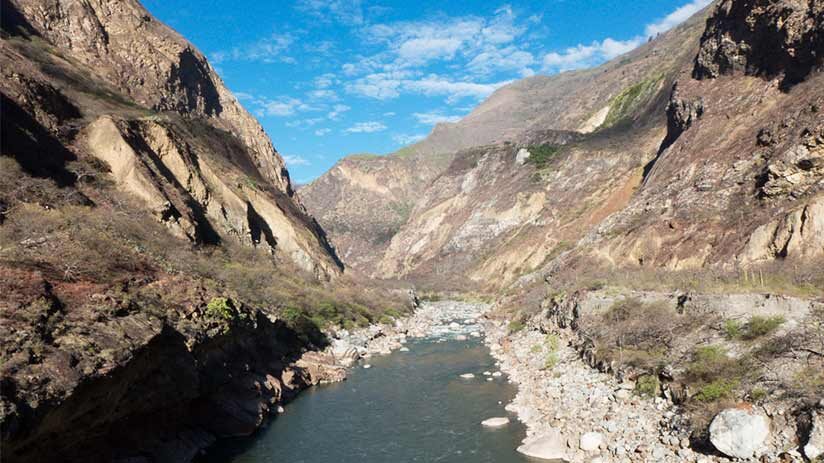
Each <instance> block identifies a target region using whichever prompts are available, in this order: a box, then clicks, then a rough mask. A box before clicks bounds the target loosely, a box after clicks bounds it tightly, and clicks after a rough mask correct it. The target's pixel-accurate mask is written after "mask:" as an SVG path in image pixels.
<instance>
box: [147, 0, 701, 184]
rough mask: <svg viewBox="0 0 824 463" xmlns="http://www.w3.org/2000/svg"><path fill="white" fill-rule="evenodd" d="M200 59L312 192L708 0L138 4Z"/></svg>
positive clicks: (588, 62)
mask: <svg viewBox="0 0 824 463" xmlns="http://www.w3.org/2000/svg"><path fill="white" fill-rule="evenodd" d="M143 2H144V5H145V6H146V7H147V8H148V9H149V10H150V11H151V12H152V13H153V14H154V15H155V16H157V17H158V18H159V19H161V20H162V21H164V22H165V23H167V24H169V25H170V26H172V27H173V28H174V29H176V30H177V31H178V32H180V33H181V34H182V35H183V36H184V37H186V38H187V39H189V40H190V41H191V42H193V43H194V44H195V45H196V46H197V47H198V48H199V49H200V50H201V51H202V52H203V53H205V54H206V55H207V57H208V58H209V60H210V62H211V63H212V66H214V67H215V69H217V71H218V73H219V74H220V75H221V77H222V78H223V79H224V81H225V82H226V84H227V85H228V87H229V88H230V89H231V90H232V91H233V92H235V94H236V95H237V96H238V98H239V99H240V101H241V103H242V104H243V105H244V106H245V107H246V108H247V109H248V110H249V111H251V112H252V113H253V114H254V115H255V116H256V117H257V118H258V120H259V121H260V122H261V124H262V125H263V127H264V129H265V130H266V132H267V133H268V134H269V136H270V137H271V138H272V141H273V142H274V145H275V147H276V148H277V149H278V151H279V152H280V153H281V154H282V155H283V156H284V158H285V159H286V162H287V165H288V168H289V171H290V173H291V175H292V179H293V180H294V181H295V182H298V183H306V182H308V181H311V180H312V179H314V178H316V177H317V176H319V175H320V174H322V173H323V172H325V171H326V170H328V169H329V168H330V167H331V166H332V165H333V164H334V163H335V162H336V161H337V160H338V159H340V158H341V157H343V156H345V155H347V154H352V153H364V152H369V153H378V154H384V153H390V152H393V151H396V150H397V149H399V148H401V147H402V146H404V145H407V144H410V143H413V142H415V141H417V140H419V139H421V138H422V137H424V136H425V135H426V134H428V133H429V131H430V130H431V129H432V127H433V126H434V124H435V123H437V122H440V121H454V120H457V119H459V118H460V117H461V116H464V115H466V114H467V113H468V112H469V111H471V109H472V108H473V107H474V106H476V105H477V104H478V103H479V102H480V101H482V100H483V99H484V98H486V97H487V96H488V95H489V94H490V93H492V92H493V91H494V90H495V89H496V88H498V87H499V86H501V85H505V84H506V83H507V82H510V81H512V80H516V79H520V78H523V77H526V76H530V75H534V74H554V73H557V72H561V71H564V70H569V69H575V68H581V67H588V66H594V65H597V64H600V63H602V62H603V61H605V60H608V59H610V58H613V57H615V56H617V55H619V54H622V53H624V52H626V51H629V50H631V49H632V48H634V47H636V46H638V45H639V44H640V43H643V41H645V40H646V38H647V37H648V36H650V35H654V34H656V33H658V32H662V31H665V30H667V29H669V28H670V27H672V26H674V25H675V24H678V23H679V22H681V21H683V20H684V19H686V18H688V17H689V16H690V15H691V14H693V13H694V12H696V11H698V10H699V9H701V8H702V7H704V6H706V5H707V4H709V2H710V0H635V1H632V2H628V1H626V0H579V1H573V0H544V1H511V2H501V3H500V4H496V3H493V2H488V1H463V2H444V1H443V0H439V1H431V0H416V1H412V2H410V1H408V0H407V1H396V0H386V1H382V0H376V1H371V0H326V1H322V0H298V1H295V2H284V1H262V0H235V1H232V2H227V1H225V0H200V1H198V2H191V1H189V0H186V1H184V0H143Z"/></svg>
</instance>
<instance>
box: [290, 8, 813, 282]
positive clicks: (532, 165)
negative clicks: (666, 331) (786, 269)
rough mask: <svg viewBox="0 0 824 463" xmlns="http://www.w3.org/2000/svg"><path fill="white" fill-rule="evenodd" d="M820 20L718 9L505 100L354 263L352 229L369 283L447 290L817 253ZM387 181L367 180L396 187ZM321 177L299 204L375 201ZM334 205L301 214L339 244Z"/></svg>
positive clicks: (430, 154) (484, 108) (528, 84)
mask: <svg viewBox="0 0 824 463" xmlns="http://www.w3.org/2000/svg"><path fill="white" fill-rule="evenodd" d="M716 7H717V9H716ZM820 15H821V12H820V6H819V5H817V4H816V3H815V2H814V3H813V4H811V5H808V4H806V3H804V2H778V3H774V2H766V3H765V4H764V5H760V4H759V5H751V4H749V3H746V2H744V3H741V2H721V3H720V4H718V5H713V6H711V7H709V8H707V9H705V10H704V11H703V12H701V13H699V14H697V15H696V16H695V17H693V18H692V19H690V20H689V21H687V22H686V23H684V24H682V25H681V26H679V27H677V28H675V29H674V30H672V31H670V32H668V33H666V34H663V35H662V36H660V37H659V38H657V39H656V40H653V41H651V42H650V43H647V44H645V45H643V46H642V47H639V48H638V49H637V50H635V51H633V52H631V53H629V54H627V55H626V56H622V57H619V58H617V59H615V60H613V61H612V62H610V63H607V64H605V65H604V66H601V67H599V68H596V69H592V70H587V71H579V72H572V73H563V74H561V75H559V76H555V77H534V78H529V79H525V80H524V81H521V82H517V83H514V84H512V85H509V86H506V87H504V88H502V89H500V90H499V91H498V92H496V93H495V94H494V95H493V96H491V97H490V98H489V99H488V100H487V101H486V102H484V103H483V104H481V105H480V106H479V107H478V108H477V109H476V110H474V111H473V112H472V113H471V114H470V115H468V116H467V117H466V118H464V119H463V120H461V121H460V122H458V123H456V124H449V125H441V126H439V127H437V128H436V129H435V130H434V131H433V133H432V134H431V135H430V136H429V137H428V138H427V139H426V140H424V141H422V142H421V143H419V144H418V145H415V146H413V147H411V148H409V151H414V152H415V153H416V154H417V155H418V156H419V159H420V160H419V161H418V165H421V164H423V165H426V163H427V162H432V161H428V160H433V159H437V160H438V162H439V163H443V162H444V161H443V160H444V159H449V163H448V164H447V165H448V167H446V168H445V169H443V170H441V173H440V174H439V175H437V176H436V177H435V178H434V179H432V180H431V182H430V183H429V184H427V185H423V184H419V185H418V186H417V188H418V194H417V198H419V199H418V200H417V201H416V202H415V207H414V209H412V211H411V213H410V214H409V219H408V221H407V222H406V223H405V224H404V225H402V226H400V227H399V229H398V232H397V233H396V234H395V235H394V236H393V237H392V239H391V240H390V241H389V242H388V243H387V244H386V245H381V244H379V243H376V245H375V246H373V247H371V248H365V249H364V248H358V249H357V250H353V249H349V248H347V246H348V244H347V243H349V242H352V241H355V240H356V238H357V236H356V235H352V234H351V232H350V235H349V236H347V237H346V238H345V239H344V248H346V249H349V251H350V252H349V254H354V258H353V259H352V261H353V265H355V266H362V267H363V268H364V269H368V271H370V272H371V274H372V275H373V276H377V277H393V278H410V279H412V280H414V281H417V282H418V283H421V284H425V285H428V286H433V287H435V288H452V289H457V288H467V287H476V288H478V289H498V288H502V287H505V286H507V285H509V284H510V283H512V282H514V281H516V280H517V279H518V278H519V277H521V276H527V278H526V280H524V282H526V281H532V280H533V279H535V278H537V276H538V274H532V273H531V272H533V271H534V270H537V269H541V268H545V269H547V270H546V271H547V272H549V273H550V274H553V275H555V274H556V273H558V272H562V273H563V272H564V271H566V272H567V273H569V274H575V273H576V272H578V271H580V270H581V269H582V268H586V269H588V270H591V269H603V270H604V272H607V271H609V272H611V271H612V269H613V268H615V267H620V268H635V269H643V268H650V269H652V270H655V269H659V270H663V271H681V270H686V269H696V268H705V267H712V268H717V269H719V270H724V271H729V272H733V273H734V272H736V271H738V270H737V269H740V268H742V267H747V266H749V265H751V264H754V263H759V264H764V263H768V262H770V261H773V260H776V259H785V258H787V257H793V256H798V257H800V258H801V260H802V261H803V262H808V261H810V259H816V258H818V257H821V256H822V254H824V251H823V250H822V241H821V240H822V236H824V229H821V220H822V219H821V218H820V208H821V206H820V202H821V197H820V191H821V182H822V175H821V170H820V169H819V166H818V164H819V157H820V149H819V145H820V138H821V134H820V130H821V127H822V120H821V117H822V116H821V110H820V105H821V98H822V94H821V92H820V88H821V74H820V72H818V71H817V69H819V68H820V64H821V59H820V56H821V51H820V48H821V42H820V40H821V39H820V34H821V18H820ZM708 18H709V20H708ZM439 153H441V154H439ZM444 153H445V154H444ZM396 157H397V155H394V156H389V157H388V159H382V160H381V162H382V163H383V165H397V164H396V163H397V161H394V160H393V158H396ZM445 164H446V163H445ZM368 165H369V163H368V162H364V163H363V164H362V166H363V167H362V170H363V171H367V170H368V168H367V167H366V166H368ZM333 172H334V170H333ZM383 173H384V170H382V169H376V170H374V171H370V174H369V175H370V176H371V180H370V181H371V182H372V183H375V184H381V185H385V186H386V188H387V189H391V185H392V182H391V180H390V178H391V177H381V175H382V174H383ZM328 175H329V176H330V177H329V178H325V177H322V178H321V179H319V180H318V181H317V186H315V185H312V186H310V188H307V190H306V192H305V193H302V195H305V197H307V198H313V196H318V195H320V194H322V193H321V192H323V191H324V190H326V191H328V190H331V189H334V188H337V189H342V188H346V189H347V191H350V192H357V191H360V193H359V194H356V193H350V194H349V195H347V196H346V197H345V201H346V202H347V203H348V204H359V203H360V202H361V201H365V200H366V198H369V200H374V199H375V198H377V197H378V196H375V195H374V194H373V193H372V192H369V191H365V190H363V189H360V190H358V188H359V186H358V179H359V177H358V176H355V175H349V176H348V177H347V178H338V177H335V176H334V174H328ZM395 175H396V176H397V174H395ZM341 185H345V187H344V186H341ZM341 198H343V197H341ZM329 201H332V204H334V195H330V196H327V197H326V198H325V200H324V202H323V203H319V202H315V201H313V200H312V199H308V200H307V203H308V204H309V205H310V210H312V211H316V213H317V214H318V216H319V217H320V219H319V220H320V221H321V223H322V224H325V225H327V226H328V227H329V228H330V230H332V232H331V233H332V234H331V239H332V241H333V242H335V243H337V241H338V239H339V237H338V235H337V233H336V230H340V229H345V228H346V223H347V220H348V217H347V216H346V215H345V214H343V215H328V214H327V213H325V212H324V211H326V210H329V209H328V206H327V205H328V204H329ZM325 207H326V209H325ZM370 211H372V212H374V211H375V210H374V209H370ZM362 214H365V212H362ZM398 220H400V218H398ZM362 223H366V224H368V222H367V221H363V222H362ZM369 232H370V231H369V230H368V229H367V231H365V232H363V233H367V234H368V233H369ZM575 263H578V265H573V264H575ZM564 269H565V270H564Z"/></svg>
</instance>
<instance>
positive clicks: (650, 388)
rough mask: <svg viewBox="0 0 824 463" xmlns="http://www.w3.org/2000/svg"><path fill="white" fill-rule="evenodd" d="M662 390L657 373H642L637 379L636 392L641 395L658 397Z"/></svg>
mask: <svg viewBox="0 0 824 463" xmlns="http://www.w3.org/2000/svg"><path fill="white" fill-rule="evenodd" d="M659 390H661V382H660V381H659V380H658V376H657V375H641V376H639V377H638V379H637V380H636V381H635V393H636V394H638V395H640V396H646V397H656V396H657V395H658V391H659Z"/></svg>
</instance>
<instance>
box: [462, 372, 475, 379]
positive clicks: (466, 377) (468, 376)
mask: <svg viewBox="0 0 824 463" xmlns="http://www.w3.org/2000/svg"><path fill="white" fill-rule="evenodd" d="M474 377H475V375H473V374H472V373H464V374H462V375H461V378H463V379H472V378H474Z"/></svg>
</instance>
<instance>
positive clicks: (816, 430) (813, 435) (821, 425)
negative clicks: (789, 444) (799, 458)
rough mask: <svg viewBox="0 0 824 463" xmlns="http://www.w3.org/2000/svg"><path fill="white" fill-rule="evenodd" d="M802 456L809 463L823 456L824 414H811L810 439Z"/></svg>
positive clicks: (817, 412) (819, 412) (818, 412)
mask: <svg viewBox="0 0 824 463" xmlns="http://www.w3.org/2000/svg"><path fill="white" fill-rule="evenodd" d="M804 455H805V456H806V457H807V458H809V459H810V461H815V459H816V458H819V457H822V456H824V412H821V411H816V412H813V416H812V428H811V429H810V438H809V439H807V443H806V444H805V445H804Z"/></svg>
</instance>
